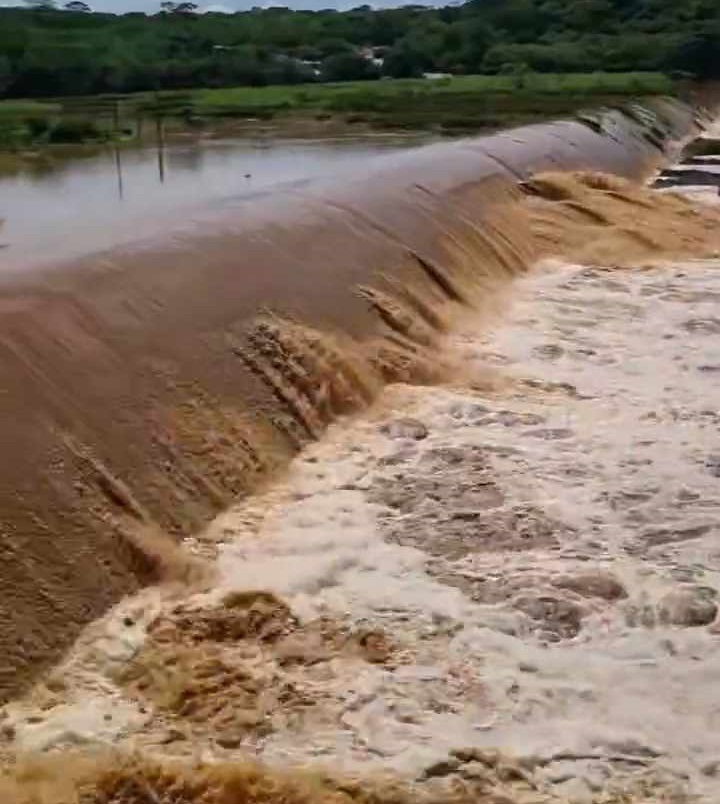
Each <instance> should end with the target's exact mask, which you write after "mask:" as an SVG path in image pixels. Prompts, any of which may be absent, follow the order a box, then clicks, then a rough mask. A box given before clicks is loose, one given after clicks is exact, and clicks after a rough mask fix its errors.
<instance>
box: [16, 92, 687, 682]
mask: <svg viewBox="0 0 720 804" xmlns="http://www.w3.org/2000/svg"><path fill="white" fill-rule="evenodd" d="M693 124H694V120H693V116H692V114H691V113H690V111H689V110H687V109H684V108H682V107H679V106H677V105H659V106H657V107H656V108H655V109H653V110H644V111H643V112H642V113H641V112H640V111H639V110H638V109H635V110H634V111H633V112H632V113H631V114H630V115H625V114H621V113H619V112H613V113H607V114H605V115H601V116H599V117H598V118H596V119H592V120H589V121H586V122H584V123H580V122H573V123H556V124H546V125H541V126H532V127H526V128H524V129H518V130H515V131H512V132H505V133H502V134H499V135H495V136H493V137H487V138H478V139H472V140H465V141H461V142H457V143H439V144H434V145H430V146H427V147H424V148H420V149H417V150H414V151H412V152H406V151H403V152H401V153H396V154H395V153H394V154H390V155H381V156H378V157H374V158H372V159H370V158H367V159H365V158H363V159H362V160H361V164H358V163H357V160H356V162H355V164H354V165H353V166H348V169H347V170H343V171H339V170H338V171H335V170H334V169H333V170H331V171H326V173H325V177H321V178H319V179H317V180H315V181H313V182H307V183H302V184H300V185H296V186H294V187H292V188H288V187H287V185H286V186H285V187H284V188H283V189H282V191H278V192H261V193H259V194H254V195H252V196H246V197H242V196H241V197H239V198H237V199H236V201H235V202H233V204H231V205H229V206H223V207H222V208H218V209H216V210H215V211H214V212H213V214H212V215H208V216H201V217H200V218H197V219H188V218H187V217H185V216H183V218H182V220H174V221H173V223H172V224H168V225H166V226H163V227H162V231H153V232H152V233H151V234H149V235H147V236H144V237H138V239H136V240H133V241H132V242H131V243H123V244H122V245H115V246H113V247H107V248H105V249H103V250H99V251H96V252H94V253H91V254H86V255H83V256H75V257H72V258H70V257H68V255H67V253H66V252H64V251H63V248H64V246H58V251H57V255H56V258H55V259H54V260H51V261H47V262H46V261H45V260H39V261H38V263H37V264H36V265H33V267H32V269H31V270H29V269H25V270H23V271H20V272H13V271H7V272H6V273H4V274H3V275H2V276H1V277H0V387H1V388H2V390H3V393H2V394H1V395H0V419H1V420H2V422H3V425H2V427H0V451H1V452H2V454H3V455H4V456H10V459H6V460H4V461H3V463H2V466H1V467H0V502H1V504H2V524H1V525H0V556H1V557H2V587H1V590H0V616H1V617H2V620H3V623H4V628H3V630H2V634H1V636H0V648H1V649H2V655H3V661H2V663H1V665H0V693H2V694H4V695H8V694H11V693H12V692H14V691H17V690H18V689H20V688H22V687H23V686H26V685H27V684H28V683H30V682H31V681H32V679H33V678H34V677H35V676H36V675H37V673H39V672H41V671H42V670H43V669H44V668H45V667H47V666H48V664H50V663H51V662H52V661H54V660H55V659H56V658H57V657H58V656H59V655H60V653H61V652H62V651H63V650H64V649H65V648H67V647H68V646H69V644H70V643H71V641H72V640H73V638H74V637H75V636H76V635H77V633H78V631H79V629H80V628H81V627H82V625H84V624H85V623H87V622H88V621H90V620H92V619H94V618H95V617H97V616H98V615H99V614H101V613H102V612H104V611H105V610H106V609H107V608H108V606H109V605H111V604H112V603H113V602H115V601H117V600H118V599H119V598H120V597H121V596H122V595H123V594H125V593H127V592H129V591H132V590H133V589H136V588H138V586H140V585H142V584H143V583H146V582H147V581H151V580H154V579H157V578H158V577H160V576H161V574H162V572H163V569H164V567H165V564H166V556H165V555H164V553H163V549H165V548H158V540H157V538H155V537H158V534H165V535H166V537H167V540H166V542H167V550H170V545H172V544H173V539H177V538H178V537H181V536H183V535H188V534H190V533H193V532H196V531H197V530H198V529H199V528H200V527H202V526H203V525H204V524H205V523H206V522H208V521H209V520H210V519H211V518H212V517H213V516H214V515H215V514H216V513H217V512H218V511H220V510H223V509H224V508H227V507H228V506H229V505H230V504H231V503H232V502H233V500H235V499H237V498H238V497H239V496H241V495H242V494H243V493H245V492H247V491H249V490H251V489H252V488H254V487H256V486H257V484H258V482H260V481H262V479H263V478H266V477H267V476H268V475H269V474H271V473H272V472H273V471H275V470H276V469H277V468H278V467H279V466H281V465H283V464H285V463H287V460H288V458H289V456H290V455H291V454H293V453H294V452H295V451H297V450H298V449H299V448H300V447H302V446H303V445H304V444H306V443H308V442H309V441H312V440H314V439H316V438H318V437H319V435H320V434H321V433H322V431H323V430H324V428H325V427H326V426H327V424H328V423H329V422H331V421H332V419H333V418H334V417H335V416H337V415H338V414H340V413H346V412H350V411H353V410H358V409H360V408H362V407H364V406H365V405H367V404H368V403H369V402H370V401H371V400H372V399H374V398H375V396H376V394H377V392H378V390H379V389H380V388H381V387H382V386H383V385H384V384H386V383H388V382H393V381H398V380H399V381H403V382H413V381H423V382H428V381H433V380H436V379H438V378H439V377H440V376H442V375H443V372H444V371H445V369H446V367H445V366H444V365H443V361H442V359H440V356H439V354H438V349H437V345H438V343H439V341H438V338H439V337H440V336H441V335H442V333H443V332H444V331H445V330H446V328H447V327H448V326H449V324H450V322H451V321H452V320H453V318H454V317H455V316H457V315H459V314H461V313H462V312H463V311H466V310H469V309H475V310H478V309H479V310H482V309H483V306H484V305H486V304H487V303H488V301H489V300H490V299H491V298H492V297H493V296H494V294H495V293H496V292H497V291H498V289H499V288H502V287H503V286H504V285H505V284H506V283H507V281H508V280H509V279H511V278H512V277H514V276H516V275H518V274H519V273H521V272H523V271H524V270H525V269H526V268H527V266H528V265H529V264H530V262H531V261H532V260H533V259H534V257H535V256H536V251H535V245H534V241H533V237H532V236H531V234H532V233H531V231H530V229H529V228H528V226H529V222H528V219H527V218H526V217H524V215H522V214H521V215H519V216H518V214H517V206H516V205H517V201H518V199H519V198H520V197H521V193H520V190H519V189H518V181H521V180H524V179H527V178H528V177H529V176H530V175H531V174H532V173H534V172H536V171H538V170H571V169H596V170H603V171H608V172H612V173H616V174H619V175H624V176H629V177H640V176H643V175H645V174H646V173H647V171H648V170H650V169H651V168H653V167H654V166H656V165H657V164H658V162H660V161H661V160H662V159H663V158H664V147H665V146H666V145H667V144H668V143H669V141H670V140H672V139H673V138H675V137H678V136H682V135H685V134H686V133H688V132H689V131H690V130H691V129H692V127H693ZM250 172H252V171H250ZM329 172H330V173H334V174H336V175H332V176H329V175H328V173H329ZM563 192H564V191H563ZM560 200H561V201H562V199H560ZM568 201H572V199H568ZM563 203H564V202H563ZM578 206H579V207H580V210H579V212H578ZM563 209H565V207H563ZM574 209H575V212H576V213H577V214H578V215H579V216H580V218H583V219H587V217H588V216H587V213H585V212H583V211H582V200H581V201H577V200H576V203H575V207H574ZM635 211H636V210H635ZM678 214H679V213H678ZM551 218H552V216H551ZM573 222H574V223H577V222H578V219H577V218H575V219H573ZM546 224H547V222H545V223H544V224H543V225H546ZM585 224H586V225H587V220H585ZM547 225H550V226H552V225H553V220H550V222H549V224H547ZM9 231H10V232H11V230H9ZM138 233H139V234H144V232H143V231H142V227H141V226H140V225H138ZM68 239H69V238H68ZM56 242H59V240H58V241H56ZM646 245H647V244H646ZM5 251H6V252H8V253H10V251H11V250H10V249H6V250H5ZM3 256H4V255H3ZM149 531H151V532H152V533H153V534H154V538H153V540H150V541H148V539H147V538H146V535H147V533H148V532H149ZM158 538H159V537H158Z"/></svg>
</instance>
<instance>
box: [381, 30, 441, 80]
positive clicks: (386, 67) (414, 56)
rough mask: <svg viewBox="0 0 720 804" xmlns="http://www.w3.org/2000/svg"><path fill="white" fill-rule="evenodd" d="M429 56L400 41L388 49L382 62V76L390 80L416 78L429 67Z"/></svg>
mask: <svg viewBox="0 0 720 804" xmlns="http://www.w3.org/2000/svg"><path fill="white" fill-rule="evenodd" d="M430 61H431V60H430V58H429V55H428V54H427V53H426V52H425V51H423V50H422V49H421V48H419V47H417V46H415V45H414V44H413V43H412V42H411V41H408V40H406V39H401V40H400V42H398V43H397V44H396V45H395V46H394V47H392V48H390V50H389V51H388V52H387V55H386V56H385V61H384V62H383V68H382V69H383V74H384V75H388V76H391V77H392V78H418V77H419V76H421V75H422V74H423V73H424V72H425V70H426V69H427V68H428V67H429V66H431V64H430Z"/></svg>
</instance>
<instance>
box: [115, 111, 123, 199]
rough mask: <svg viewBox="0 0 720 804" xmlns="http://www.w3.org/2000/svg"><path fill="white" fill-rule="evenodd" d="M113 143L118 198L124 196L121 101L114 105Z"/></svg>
mask: <svg viewBox="0 0 720 804" xmlns="http://www.w3.org/2000/svg"><path fill="white" fill-rule="evenodd" d="M113 144H114V149H115V172H116V173H117V187H118V198H119V199H120V200H121V201H122V200H123V198H124V188H123V175H122V159H121V158H120V101H119V100H117V98H116V99H115V104H114V105H113Z"/></svg>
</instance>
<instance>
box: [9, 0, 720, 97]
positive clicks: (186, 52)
mask: <svg viewBox="0 0 720 804" xmlns="http://www.w3.org/2000/svg"><path fill="white" fill-rule="evenodd" d="M69 6H70V9H68V8H57V7H54V6H53V4H52V3H51V2H50V0H31V3H30V5H29V6H28V7H27V8H0V97H8V98H20V97H52V96H63V95H90V94H97V93H129V92H138V91H146V90H161V89H181V88H192V87H200V86H202V87H222V86H233V85H249V86H265V85H268V84H293V83H304V82H310V81H344V80H361V79H376V78H380V77H382V76H390V77H395V78H405V77H415V76H420V75H422V74H423V73H427V72H442V73H452V74H476V73H486V74H498V73H522V72H530V71H534V72H553V73H573V72H593V71H601V70H602V71H609V72H624V71H645V70H647V71H661V72H665V73H668V74H673V75H679V76H686V77H693V78H697V79H711V78H719V77H720V0H684V2H678V0H470V2H467V3H464V4H462V5H450V6H446V7H442V8H429V7H423V6H417V5H413V6H404V7H400V8H394V9H378V10H373V9H372V8H370V7H369V6H360V7H357V8H354V9H352V10H349V11H345V12H339V11H333V10H321V11H293V10H291V9H288V8H284V7H277V8H266V9H260V8H255V9H253V10H251V11H246V12H238V13H236V14H218V13H206V14H199V13H196V7H195V6H194V5H193V3H189V2H186V3H178V4H176V3H172V2H165V3H163V8H162V10H161V9H160V8H159V12H158V13H157V14H153V15H145V14H138V13H131V14H125V15H112V14H104V13H91V12H90V10H89V7H88V6H86V5H85V4H84V3H82V2H77V1H76V2H71V3H70V4H69ZM371 49H372V51H371ZM370 56H372V57H373V58H370Z"/></svg>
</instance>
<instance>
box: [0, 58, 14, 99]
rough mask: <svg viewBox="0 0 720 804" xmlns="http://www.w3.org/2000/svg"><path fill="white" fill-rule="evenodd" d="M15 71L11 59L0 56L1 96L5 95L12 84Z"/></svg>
mask: <svg viewBox="0 0 720 804" xmlns="http://www.w3.org/2000/svg"><path fill="white" fill-rule="evenodd" d="M12 77H13V71H12V65H11V64H10V59H8V58H7V56H2V55H0V95H3V94H4V92H5V90H6V89H7V88H8V87H9V86H10V84H11V83H12Z"/></svg>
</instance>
